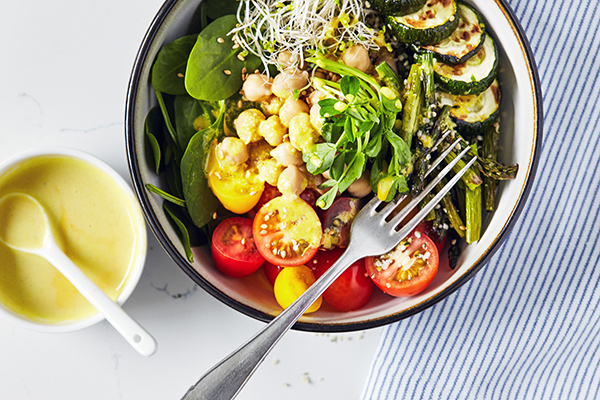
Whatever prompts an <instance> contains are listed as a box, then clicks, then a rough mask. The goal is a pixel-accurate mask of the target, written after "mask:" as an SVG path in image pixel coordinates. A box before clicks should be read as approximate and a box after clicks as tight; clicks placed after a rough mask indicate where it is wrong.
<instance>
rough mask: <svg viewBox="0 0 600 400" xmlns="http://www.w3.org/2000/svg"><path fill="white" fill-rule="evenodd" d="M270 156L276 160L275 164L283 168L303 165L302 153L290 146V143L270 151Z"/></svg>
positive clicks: (282, 144)
mask: <svg viewBox="0 0 600 400" xmlns="http://www.w3.org/2000/svg"><path fill="white" fill-rule="evenodd" d="M271 155H272V156H273V157H274V158H275V159H276V160H277V162H278V163H279V164H281V165H283V166H285V167H289V166H290V165H295V166H297V167H299V166H301V165H303V164H304V161H302V153H300V152H299V151H298V150H296V149H295V148H294V146H292V144H291V143H289V142H285V143H281V144H280V145H279V146H277V147H275V148H274V149H273V150H272V151H271Z"/></svg>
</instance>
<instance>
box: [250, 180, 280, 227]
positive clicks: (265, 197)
mask: <svg viewBox="0 0 600 400" xmlns="http://www.w3.org/2000/svg"><path fill="white" fill-rule="evenodd" d="M279 196H281V192H280V191H279V190H278V189H277V188H276V187H275V186H271V185H269V184H268V183H265V190H263V192H262V195H261V196H260V199H258V203H256V205H255V206H254V207H253V208H252V210H250V211H248V215H249V216H250V217H251V218H254V216H255V215H256V213H258V210H260V208H261V207H262V206H264V205H265V204H267V203H268V202H269V201H271V200H273V199H274V198H275V197H279Z"/></svg>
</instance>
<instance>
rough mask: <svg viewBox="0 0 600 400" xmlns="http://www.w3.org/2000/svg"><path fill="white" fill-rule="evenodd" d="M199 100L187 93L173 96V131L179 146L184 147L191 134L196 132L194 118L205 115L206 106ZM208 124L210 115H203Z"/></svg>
mask: <svg viewBox="0 0 600 400" xmlns="http://www.w3.org/2000/svg"><path fill="white" fill-rule="evenodd" d="M202 103H203V102H202V101H201V100H196V99H194V98H193V97H190V96H188V95H187V94H182V95H179V96H177V97H175V103H174V108H175V131H176V132H177V139H178V142H179V146H180V147H181V148H182V149H186V148H187V146H188V143H189V142H190V139H191V138H192V136H194V135H195V134H196V132H197V130H196V127H195V125H194V122H195V121H196V118H198V117H199V116H201V115H205V112H206V108H205V106H204V104H202ZM205 117H206V118H207V121H209V123H208V124H207V125H210V119H208V118H209V117H210V116H208V115H205Z"/></svg>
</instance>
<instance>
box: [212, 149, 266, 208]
mask: <svg viewBox="0 0 600 400" xmlns="http://www.w3.org/2000/svg"><path fill="white" fill-rule="evenodd" d="M216 149H217V147H216V145H213V146H212V148H211V151H210V155H209V158H208V163H207V171H208V174H207V175H208V186H209V187H210V188H211V190H212V192H213V193H214V195H215V196H216V197H217V198H218V199H219V201H220V202H221V204H223V207H225V208H226V209H228V210H229V211H231V212H234V213H236V214H244V213H247V212H248V211H250V210H251V209H252V207H254V206H255V205H256V203H258V201H259V200H260V197H261V195H262V192H263V190H264V183H263V182H262V181H261V180H260V179H259V178H258V175H257V174H254V173H251V172H250V171H248V170H245V169H244V168H243V167H242V166H236V167H228V166H225V165H221V163H220V162H219V159H218V157H217V150H216Z"/></svg>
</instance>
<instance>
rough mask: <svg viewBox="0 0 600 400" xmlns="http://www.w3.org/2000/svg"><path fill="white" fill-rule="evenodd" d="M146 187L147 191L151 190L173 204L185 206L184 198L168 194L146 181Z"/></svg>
mask: <svg viewBox="0 0 600 400" xmlns="http://www.w3.org/2000/svg"><path fill="white" fill-rule="evenodd" d="M146 189H147V190H148V191H149V192H152V193H154V194H157V195H159V196H160V197H162V198H163V199H165V200H167V201H170V202H171V203H173V204H176V205H178V206H180V207H185V200H182V199H180V198H178V197H176V196H173V195H172V194H169V193H167V192H165V191H164V190H162V189H160V188H157V187H156V186H154V185H153V184H151V183H146Z"/></svg>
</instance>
